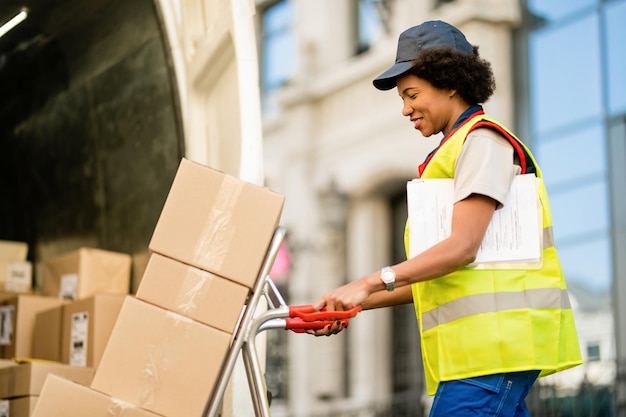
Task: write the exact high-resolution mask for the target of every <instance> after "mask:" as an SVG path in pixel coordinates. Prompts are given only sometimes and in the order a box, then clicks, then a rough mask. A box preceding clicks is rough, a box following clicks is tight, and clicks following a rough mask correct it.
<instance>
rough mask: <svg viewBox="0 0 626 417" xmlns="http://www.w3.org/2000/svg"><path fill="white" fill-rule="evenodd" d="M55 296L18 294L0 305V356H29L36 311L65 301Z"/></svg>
mask: <svg viewBox="0 0 626 417" xmlns="http://www.w3.org/2000/svg"><path fill="white" fill-rule="evenodd" d="M65 302H66V301H65V300H61V299H59V298H56V297H46V296H43V295H37V294H18V295H15V296H13V297H11V298H8V299H6V300H5V301H3V302H2V305H0V320H1V322H2V323H3V324H2V326H0V357H2V358H5V359H12V358H30V357H32V354H33V347H32V345H33V334H34V329H35V317H36V316H37V313H39V312H41V311H44V310H47V309H50V308H52V307H56V306H59V305H61V304H63V303H65Z"/></svg>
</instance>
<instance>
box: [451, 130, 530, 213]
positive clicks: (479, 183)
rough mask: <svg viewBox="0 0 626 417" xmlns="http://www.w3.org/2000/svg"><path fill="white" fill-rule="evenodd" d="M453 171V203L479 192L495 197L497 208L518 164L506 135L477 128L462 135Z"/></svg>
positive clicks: (504, 197)
mask: <svg viewBox="0 0 626 417" xmlns="http://www.w3.org/2000/svg"><path fill="white" fill-rule="evenodd" d="M454 172H455V174H454V202H455V203H456V202H457V201H461V200H463V199H465V198H467V197H469V196H470V195H471V194H482V195H485V196H487V197H491V198H493V199H494V200H496V202H497V204H498V208H500V207H502V205H503V203H504V201H505V200H506V197H507V195H508V193H509V189H510V187H511V182H512V181H513V177H514V176H515V175H518V174H520V173H521V167H520V165H519V160H518V158H517V155H515V153H514V151H513V145H511V143H510V142H509V141H508V140H507V139H505V138H504V137H503V136H502V135H501V134H500V133H498V132H497V131H495V130H494V129H490V128H477V129H475V130H474V131H472V132H471V133H470V134H469V135H468V136H467V138H466V139H465V143H464V144H463V147H462V148H461V153H460V154H459V157H458V158H457V161H456V165H455V167H454Z"/></svg>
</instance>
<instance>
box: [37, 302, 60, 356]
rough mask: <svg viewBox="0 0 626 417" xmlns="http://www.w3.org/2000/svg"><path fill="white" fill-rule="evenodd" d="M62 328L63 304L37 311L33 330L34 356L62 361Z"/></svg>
mask: <svg viewBox="0 0 626 417" xmlns="http://www.w3.org/2000/svg"><path fill="white" fill-rule="evenodd" d="M62 329H63V305H59V306H56V307H53V308H50V309H47V310H44V311H40V312H39V313H37V314H36V315H35V325H34V330H33V354H32V357H33V358H35V359H45V360H49V361H56V362H61V333H62Z"/></svg>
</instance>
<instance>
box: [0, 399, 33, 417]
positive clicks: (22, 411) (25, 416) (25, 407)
mask: <svg viewBox="0 0 626 417" xmlns="http://www.w3.org/2000/svg"><path fill="white" fill-rule="evenodd" d="M38 398H39V397H38V396H36V395H29V396H28V397H19V398H12V399H10V400H0V416H6V417H30V416H31V415H32V413H33V411H34V410H35V405H36V404H37V399H38Z"/></svg>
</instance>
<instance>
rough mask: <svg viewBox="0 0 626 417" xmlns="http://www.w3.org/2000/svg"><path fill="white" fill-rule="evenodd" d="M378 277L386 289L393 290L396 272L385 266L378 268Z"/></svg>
mask: <svg viewBox="0 0 626 417" xmlns="http://www.w3.org/2000/svg"><path fill="white" fill-rule="evenodd" d="M380 279H382V280H383V283H384V284H385V288H386V289H387V291H393V289H394V288H395V285H396V273H395V272H394V271H393V269H391V267H389V266H385V267H383V268H382V269H381V270H380Z"/></svg>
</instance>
